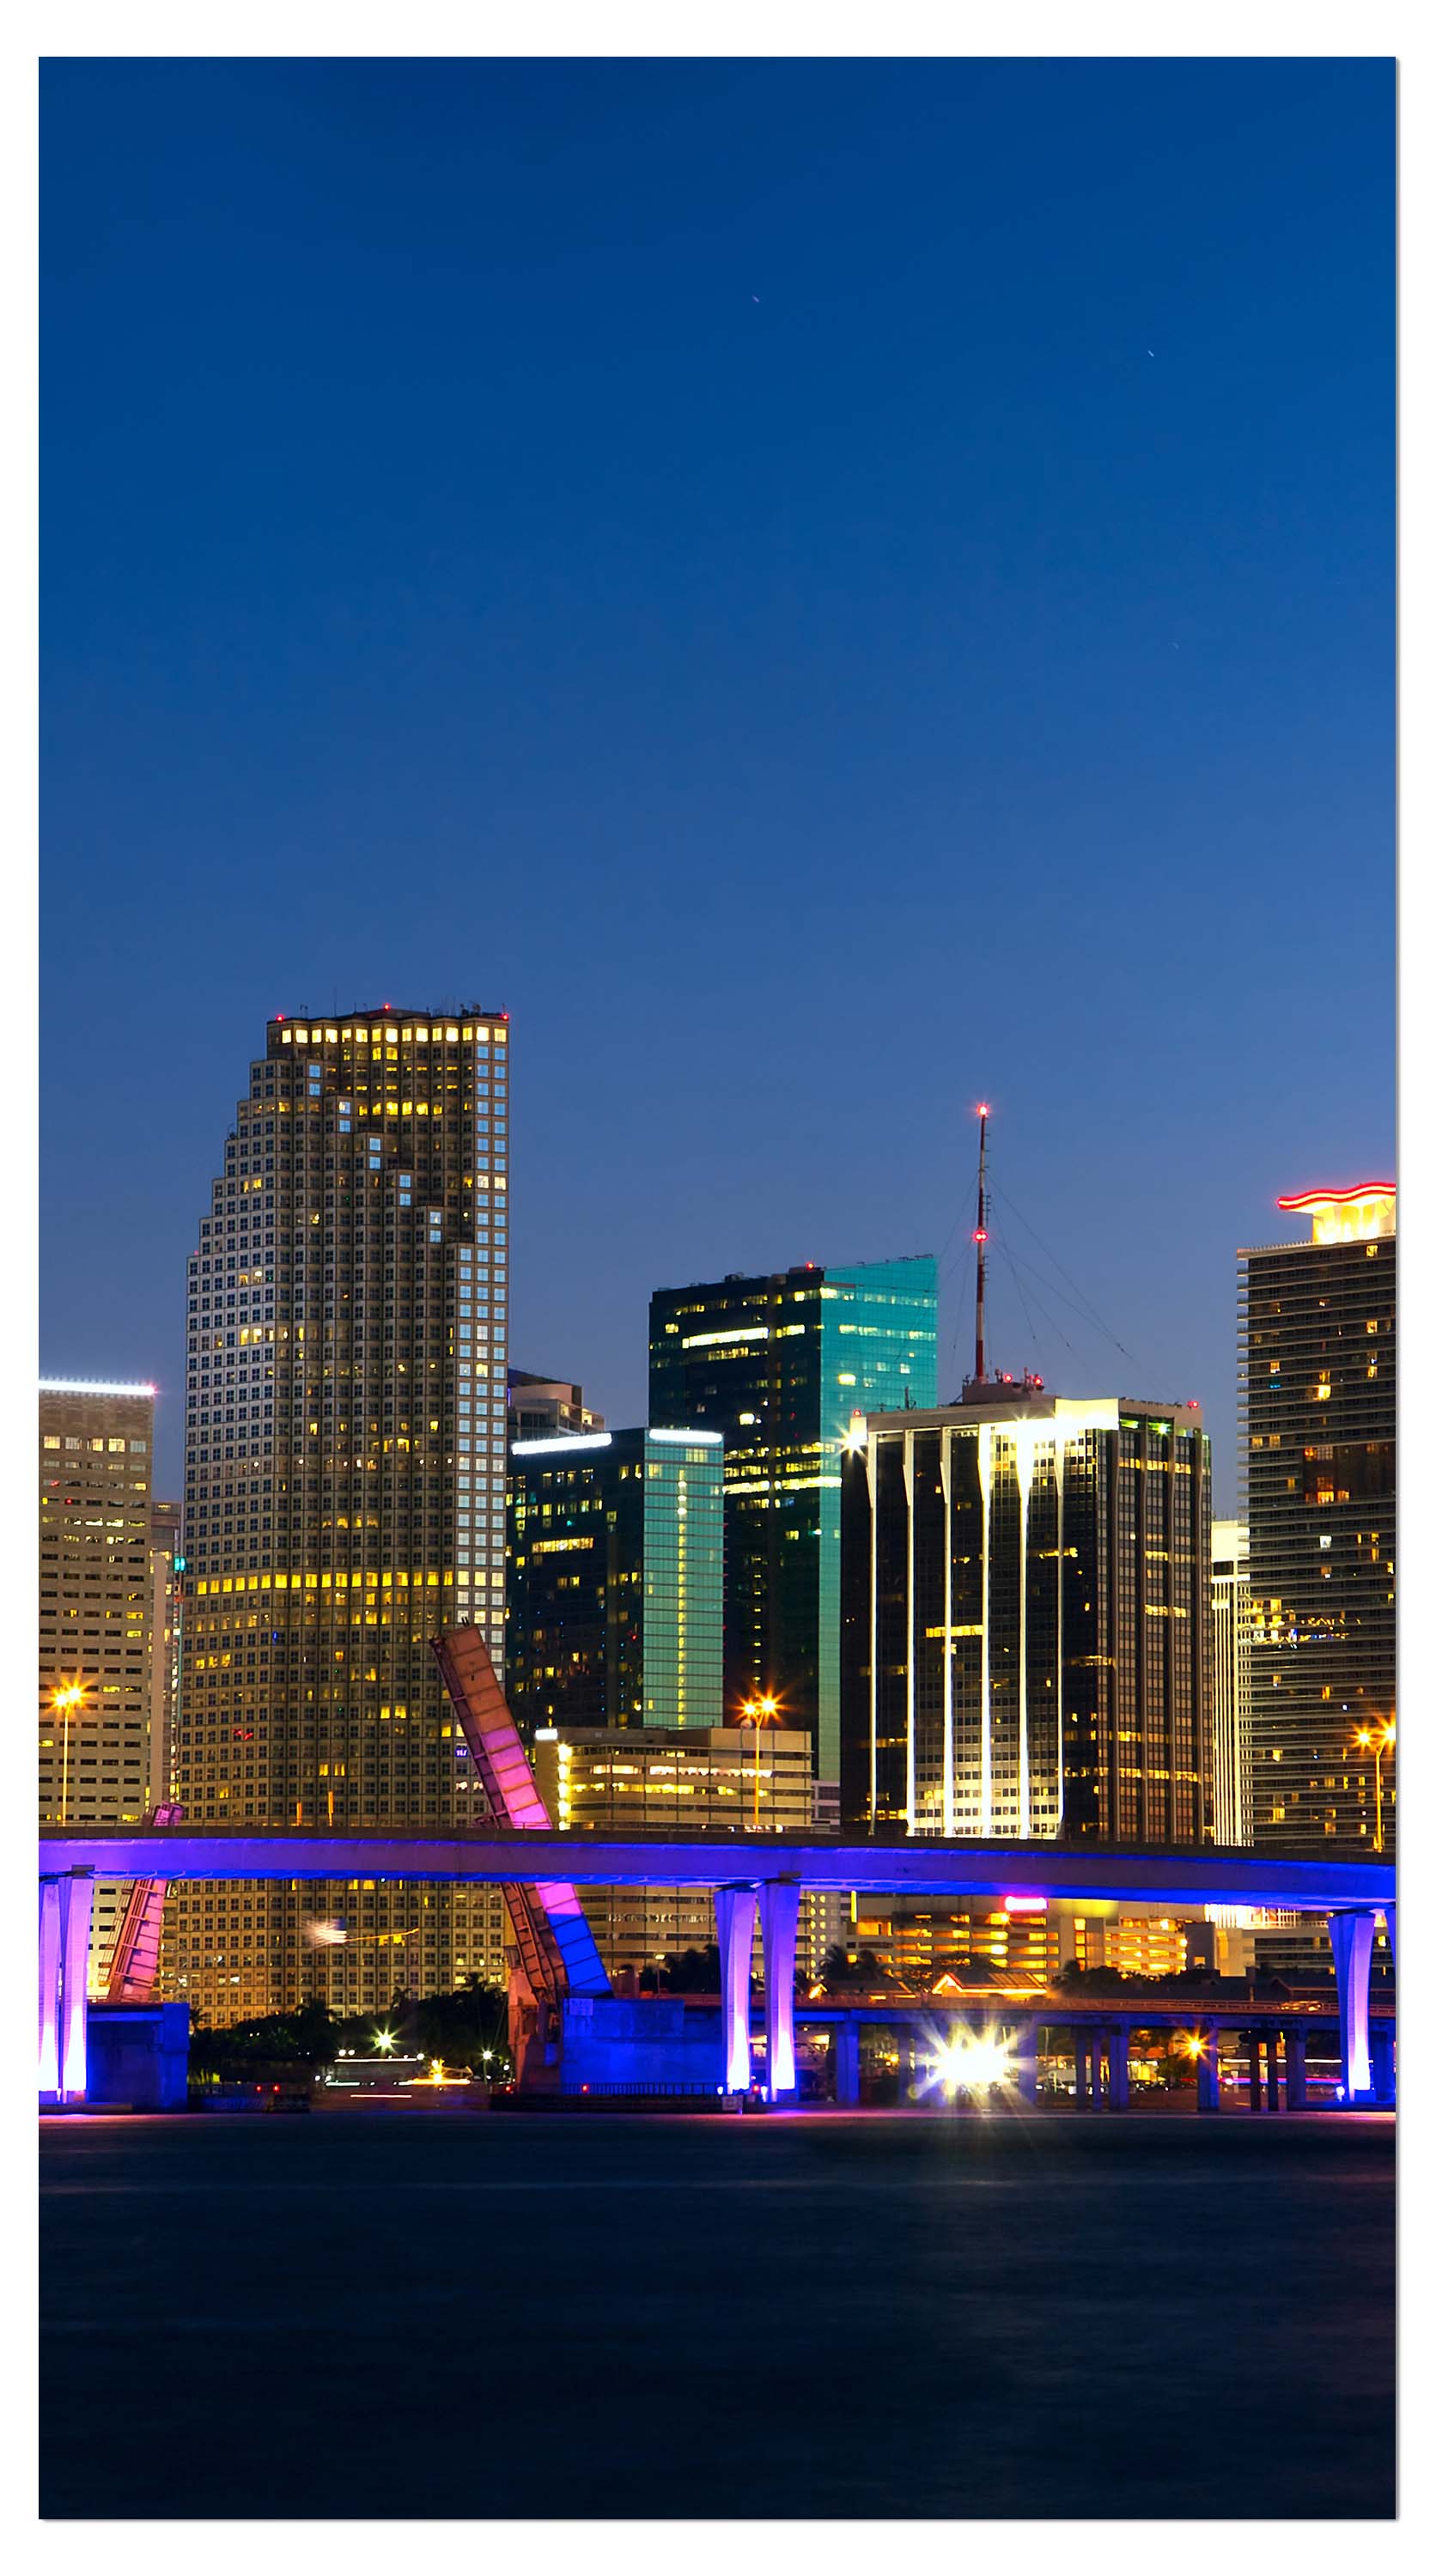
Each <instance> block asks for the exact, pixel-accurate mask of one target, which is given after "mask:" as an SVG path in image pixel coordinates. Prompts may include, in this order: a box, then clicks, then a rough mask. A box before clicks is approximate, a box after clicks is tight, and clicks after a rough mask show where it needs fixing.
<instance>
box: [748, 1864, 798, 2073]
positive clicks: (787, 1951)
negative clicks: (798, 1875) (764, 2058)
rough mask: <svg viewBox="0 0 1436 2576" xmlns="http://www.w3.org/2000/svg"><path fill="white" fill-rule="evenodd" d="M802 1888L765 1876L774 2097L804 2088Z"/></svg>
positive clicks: (762, 1903)
mask: <svg viewBox="0 0 1436 2576" xmlns="http://www.w3.org/2000/svg"><path fill="white" fill-rule="evenodd" d="M802 1893H803V1891H802V1889H801V1888H800V1887H799V1885H798V1882H797V1880H796V1879H795V1878H765V1879H763V1880H762V1881H761V1883H760V1885H759V1889H758V1906H759V1912H760V1914H761V1918H762V1924H763V2012H764V2020H765V2023H766V2027H767V2033H768V2099H769V2101H770V2102H776V2101H777V2099H778V2097H779V2095H780V2094H782V2093H796V2091H797V2089H798V2060H797V2050H796V2047H795V2044H794V2034H793V1977H794V1973H795V1971H796V1968H797V1964H798V1907H799V1904H800V1902H801V1900H802Z"/></svg>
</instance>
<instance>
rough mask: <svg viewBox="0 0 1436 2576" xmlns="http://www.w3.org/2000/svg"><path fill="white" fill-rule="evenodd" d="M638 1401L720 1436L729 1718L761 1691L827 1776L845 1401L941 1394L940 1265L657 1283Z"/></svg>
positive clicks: (835, 1696)
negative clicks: (808, 1739)
mask: <svg viewBox="0 0 1436 2576" xmlns="http://www.w3.org/2000/svg"><path fill="white" fill-rule="evenodd" d="M648 1350H649V1363H648V1365H649V1376H648V1387H649V1412H650V1415H651V1417H652V1419H653V1420H654V1421H655V1422H693V1423H701V1424H707V1425H709V1426H710V1427H711V1428H713V1429H714V1430H717V1431H721V1433H722V1435H723V1459H724V1466H723V1474H724V1549H725V1575H724V1582H725V1607H724V1623H723V1682H724V1693H725V1698H726V1703H727V1705H726V1708H725V1712H724V1714H725V1716H727V1717H729V1718H733V1717H735V1716H736V1715H737V1713H738V1711H739V1710H740V1708H741V1707H742V1706H743V1704H744V1702H745V1701H748V1700H751V1699H754V1698H764V1697H771V1698H773V1699H775V1700H776V1701H777V1703H778V1709H779V1712H780V1714H781V1716H782V1717H783V1718H784V1719H785V1720H786V1722H787V1723H788V1724H789V1725H790V1726H796V1727H801V1728H805V1729H806V1730H807V1732H808V1733H809V1734H810V1735H811V1736H812V1738H813V1741H814V1744H815V1746H816V1748H817V1752H816V1760H817V1766H818V1776H819V1778H820V1779H821V1780H825V1781H831V1780H835V1779H836V1778H837V1776H838V1762H839V1747H840V1717H839V1697H840V1689H839V1633H840V1616H841V1611H840V1594H841V1576H840V1564H839V1552H840V1536H839V1517H840V1486H841V1475H840V1463H841V1457H842V1448H843V1442H844V1439H845V1437H846V1435H847V1431H848V1425H849V1423H850V1421H851V1419H852V1417H853V1415H854V1414H855V1413H863V1412H869V1411H880V1410H882V1409H883V1408H884V1407H886V1406H893V1405H900V1404H903V1403H904V1402H910V1403H912V1404H915V1405H919V1406H922V1405H931V1404H934V1403H935V1402H936V1400H937V1263H936V1262H935V1261H934V1260H933V1259H932V1258H931V1257H930V1256H928V1255H923V1256H920V1257H919V1258H917V1259H914V1260H909V1261H867V1262H857V1263H849V1264H845V1265H843V1266H841V1267H834V1266H831V1265H830V1266H828V1267H827V1268H824V1269H818V1268H816V1267H815V1266H814V1265H813V1264H811V1263H810V1264H808V1265H807V1266H805V1267H804V1268H803V1269H800V1270H785V1271H779V1272H777V1273H776V1274H774V1275H773V1276H771V1277H767V1278H752V1279H746V1278H741V1277H733V1278H730V1279H720V1280H712V1281H709V1282H707V1283H706V1284H704V1285H702V1286H698V1287H693V1288H661V1289H659V1290H658V1291H657V1293H656V1294H655V1296H654V1298H653V1300H652V1304H651V1307H650V1312H649V1344H648Z"/></svg>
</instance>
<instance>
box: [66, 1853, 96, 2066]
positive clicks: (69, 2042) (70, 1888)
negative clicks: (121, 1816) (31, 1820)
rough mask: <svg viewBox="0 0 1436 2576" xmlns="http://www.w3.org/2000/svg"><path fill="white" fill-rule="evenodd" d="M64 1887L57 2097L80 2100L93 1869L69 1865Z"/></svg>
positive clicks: (84, 2057)
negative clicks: (58, 2084) (58, 2090)
mask: <svg viewBox="0 0 1436 2576" xmlns="http://www.w3.org/2000/svg"><path fill="white" fill-rule="evenodd" d="M61 1884H62V1887H63V1889H64V1902H63V1921H64V1929H63V1933H62V1942H63V1953H62V1963H61V1975H62V1978H63V1987H62V1992H61V2000H60V2099H61V2101H62V2102H83V2100H84V2098H85V2078H86V2063H85V2060H86V2048H85V2042H86V2020H87V2015H88V2009H89V2004H88V1996H87V1993H86V1986H87V1982H88V1979H89V1974H90V1917H91V1915H92V1913H93V1912H94V1906H95V1877H94V1872H93V1870H88V1869H72V1870H70V1871H69V1872H68V1874H67V1875H66V1877H65V1878H64V1879H63V1880H62V1882H61Z"/></svg>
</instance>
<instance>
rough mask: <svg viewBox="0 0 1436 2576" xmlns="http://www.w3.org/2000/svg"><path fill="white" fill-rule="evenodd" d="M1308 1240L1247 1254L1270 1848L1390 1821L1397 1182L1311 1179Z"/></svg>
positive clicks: (1243, 1369)
mask: <svg viewBox="0 0 1436 2576" xmlns="http://www.w3.org/2000/svg"><path fill="white" fill-rule="evenodd" d="M1277 1205H1278V1207H1280V1208H1281V1209H1283V1210H1284V1211H1286V1212H1287V1213H1289V1214H1291V1215H1293V1216H1303V1217H1308V1218H1309V1219H1310V1221H1311V1237H1310V1240H1309V1241H1308V1242H1296V1243H1276V1244H1266V1245H1263V1246H1261V1247H1259V1248H1257V1249H1252V1250H1247V1251H1244V1252H1241V1253H1239V1254H1238V1256H1237V1259H1238V1264H1239V1275H1240V1288H1239V1311H1240V1333H1241V1361H1240V1389H1239V1392H1240V1419H1241V1435H1242V1467H1243V1478H1244V1486H1245V1497H1244V1499H1245V1517H1246V1521H1247V1526H1248V1528H1249V1531H1250V1534H1251V1600H1252V1763H1253V1775H1254V1830H1255V1836H1256V1841H1257V1843H1258V1845H1259V1846H1264V1847H1265V1848H1266V1849H1267V1850H1280V1849H1282V1848H1284V1847H1286V1846H1288V1845H1291V1846H1299V1845H1301V1844H1305V1843H1310V1842H1311V1841H1312V1840H1314V1839H1320V1840H1327V1839H1333V1838H1334V1839H1335V1840H1336V1841H1337V1842H1340V1843H1345V1844H1351V1845H1357V1844H1360V1843H1367V1844H1373V1843H1374V1842H1375V1841H1376V1839H1377V1826H1378V1810H1377V1795H1378V1785H1379V1790H1380V1798H1381V1807H1380V1817H1381V1837H1382V1840H1383V1842H1384V1843H1386V1844H1387V1845H1388V1847H1389V1844H1390V1841H1391V1836H1392V1828H1393V1825H1394V1821H1395V1776H1394V1762H1393V1758H1392V1746H1391V1743H1390V1740H1389V1739H1390V1733H1391V1730H1392V1729H1393V1727H1394V1721H1395V1710H1396V1193H1395V1189H1394V1186H1393V1185H1392V1184H1390V1183H1385V1182H1367V1183H1364V1184H1363V1185H1362V1186H1360V1187H1359V1188H1356V1189H1347V1190H1306V1191H1303V1192H1301V1193H1300V1194H1298V1195H1296V1196H1293V1197H1289V1198H1283V1199H1279V1200H1278V1201H1277Z"/></svg>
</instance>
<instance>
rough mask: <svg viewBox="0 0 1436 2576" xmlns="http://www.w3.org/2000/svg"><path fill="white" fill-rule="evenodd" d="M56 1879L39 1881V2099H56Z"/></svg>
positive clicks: (58, 1949)
mask: <svg viewBox="0 0 1436 2576" xmlns="http://www.w3.org/2000/svg"><path fill="white" fill-rule="evenodd" d="M62 1937H63V1926H62V1923H61V1916H60V1881H59V1879H58V1878H42V1879H41V1881H40V2098H41V2100H42V2101H45V2102H57V2101H58V2100H59V2098H60V1955H61V1948H62Z"/></svg>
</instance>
